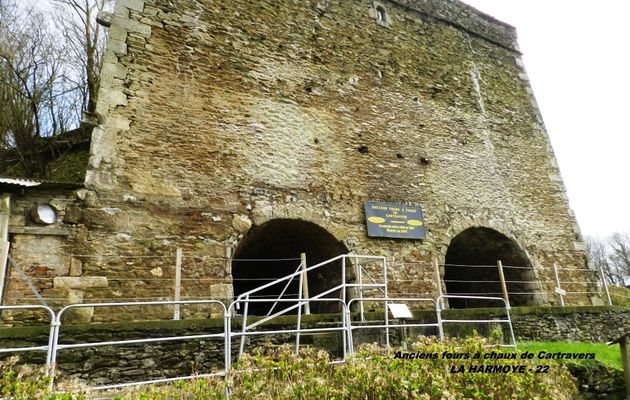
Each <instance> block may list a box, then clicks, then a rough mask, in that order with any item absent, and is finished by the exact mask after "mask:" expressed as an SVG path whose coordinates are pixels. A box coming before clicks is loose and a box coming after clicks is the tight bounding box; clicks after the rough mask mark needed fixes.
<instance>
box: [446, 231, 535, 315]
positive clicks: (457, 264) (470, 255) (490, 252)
mask: <svg viewBox="0 0 630 400" xmlns="http://www.w3.org/2000/svg"><path fill="white" fill-rule="evenodd" d="M498 260H501V262H502V264H503V265H504V267H505V268H504V275H505V280H506V282H507V289H508V293H509V297H510V304H511V305H512V306H529V305H536V304H538V302H539V293H537V292H538V290H537V288H539V287H540V286H539V285H538V284H537V282H536V275H535V273H534V269H533V265H532V263H531V261H530V260H529V257H528V256H527V254H526V253H525V251H523V249H521V247H520V246H519V245H518V244H517V243H516V241H515V240H513V239H510V238H509V237H507V236H506V235H504V234H502V233H500V232H499V231H496V230H494V229H491V228H486V227H472V228H468V229H465V230H463V231H462V232H460V233H459V234H458V235H457V236H455V237H454V238H453V239H452V240H451V242H450V244H449V246H448V249H447V252H446V257H445V262H444V264H445V267H444V283H445V286H446V292H447V294H453V295H457V294H465V295H470V296H475V295H477V296H483V295H489V296H499V297H501V296H502V295H501V284H500V282H499V280H500V279H499V271H498V268H497V267H496V265H497V261H498ZM449 304H450V306H451V307H452V308H472V307H496V306H498V303H497V302H496V301H484V300H474V299H449Z"/></svg>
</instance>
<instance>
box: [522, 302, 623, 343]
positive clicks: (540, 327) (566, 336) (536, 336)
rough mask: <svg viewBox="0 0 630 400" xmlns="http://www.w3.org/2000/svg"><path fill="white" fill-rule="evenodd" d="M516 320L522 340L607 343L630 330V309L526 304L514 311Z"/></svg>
mask: <svg viewBox="0 0 630 400" xmlns="http://www.w3.org/2000/svg"><path fill="white" fill-rule="evenodd" d="M512 321H513V326H514V331H515V332H516V336H517V339H520V340H541V341H558V340H574V341H582V342H607V341H610V340H612V339H616V338H618V337H619V336H621V335H623V334H624V333H627V332H630V309H628V308H625V307H618V306H593V307H522V308H515V309H514V310H513V311H512Z"/></svg>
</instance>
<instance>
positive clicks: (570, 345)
mask: <svg viewBox="0 0 630 400" xmlns="http://www.w3.org/2000/svg"><path fill="white" fill-rule="evenodd" d="M517 345H518V351H519V352H523V351H530V352H532V353H536V354H538V352H540V351H546V352H548V353H555V352H558V351H559V352H562V353H595V359H596V360H598V361H600V362H601V363H603V364H604V365H606V366H609V367H613V368H617V369H623V365H622V364H621V353H620V352H619V345H616V344H615V345H612V346H608V345H606V344H604V343H584V342H519V343H517ZM572 361H573V360H572ZM576 362H579V363H584V364H589V363H592V361H591V360H576Z"/></svg>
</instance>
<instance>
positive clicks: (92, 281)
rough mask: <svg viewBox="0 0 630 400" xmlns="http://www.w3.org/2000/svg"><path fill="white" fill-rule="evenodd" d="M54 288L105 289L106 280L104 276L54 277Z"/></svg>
mask: <svg viewBox="0 0 630 400" xmlns="http://www.w3.org/2000/svg"><path fill="white" fill-rule="evenodd" d="M53 284H54V286H55V288H68V289H88V288H104V287H107V278H106V277H104V276H83V277H65V276H61V277H56V278H55V279H54V281H53Z"/></svg>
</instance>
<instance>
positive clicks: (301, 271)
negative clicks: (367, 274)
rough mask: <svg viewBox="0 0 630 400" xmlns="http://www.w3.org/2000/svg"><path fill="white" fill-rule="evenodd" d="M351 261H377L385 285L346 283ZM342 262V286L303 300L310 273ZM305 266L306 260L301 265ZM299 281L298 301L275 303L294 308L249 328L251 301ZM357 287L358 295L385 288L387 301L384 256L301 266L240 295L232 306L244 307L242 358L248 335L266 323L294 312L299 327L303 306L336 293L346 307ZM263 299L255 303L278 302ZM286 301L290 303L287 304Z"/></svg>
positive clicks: (330, 260) (348, 257)
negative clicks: (279, 287) (367, 289)
mask: <svg viewBox="0 0 630 400" xmlns="http://www.w3.org/2000/svg"><path fill="white" fill-rule="evenodd" d="M348 259H350V260H351V261H352V260H355V261H356V260H377V261H379V262H381V263H382V271H383V283H382V284H362V283H359V284H351V283H347V279H346V266H347V262H346V260H348ZM340 260H341V282H340V284H339V285H337V286H334V287H332V288H329V289H327V290H325V291H323V292H321V293H319V294H317V295H315V296H312V297H310V298H309V299H303V298H302V295H303V283H304V279H305V278H306V276H307V274H308V273H309V272H310V271H314V270H316V269H319V268H322V267H325V266H327V265H329V264H332V263H334V262H337V261H340ZM302 262H304V260H303V261H302ZM296 277H297V278H298V279H299V288H298V298H297V299H280V297H279V298H278V299H276V300H282V302H292V303H294V304H293V305H289V306H288V307H286V308H284V309H282V310H279V311H277V312H276V313H274V314H271V315H269V313H268V314H267V315H266V316H265V317H264V318H262V319H261V320H258V321H256V322H254V323H253V324H248V316H249V303H250V302H253V301H254V299H252V297H253V296H254V295H255V294H256V293H259V292H261V291H263V290H265V289H267V288H270V287H272V286H275V285H277V284H279V283H282V282H285V281H286V282H287V286H288V285H289V284H290V282H292V281H293V279H294V278H296ZM354 287H358V288H359V292H362V289H364V288H383V290H384V292H385V297H387V260H386V259H385V257H383V256H363V255H353V254H342V255H339V256H336V257H333V258H331V259H329V260H326V261H323V262H321V263H318V264H315V265H312V266H310V267H307V268H304V265H302V264H301V265H300V266H299V267H298V269H297V270H296V271H295V272H294V273H292V274H289V275H286V276H284V277H282V278H278V279H276V280H275V281H273V282H269V283H267V284H265V285H262V286H259V287H257V288H255V289H252V290H249V291H247V292H245V293H241V294H240V295H238V296H237V298H236V300H235V301H234V302H233V304H235V308H236V309H238V308H240V303H245V304H244V307H243V322H242V327H241V335H240V336H241V343H240V346H239V358H240V356H241V355H242V354H243V351H244V347H245V336H246V335H245V332H247V331H248V330H250V329H253V328H255V327H256V326H259V325H261V324H264V323H266V322H267V321H270V320H272V319H274V318H276V317H278V316H280V315H285V314H287V313H288V312H291V311H293V310H297V315H298V324H299V323H300V320H301V317H302V309H303V306H304V305H305V304H310V301H316V300H321V299H324V298H326V296H328V295H330V294H332V293H335V292H340V297H341V299H340V300H341V301H342V304H345V303H346V292H347V289H349V288H354ZM258 300H260V299H256V302H267V303H269V302H271V301H276V300H269V299H265V300H264V301H258ZM285 300H287V301H285ZM304 300H306V302H304ZM230 309H232V306H230ZM299 338H300V334H299V333H298V335H297V341H298V345H299ZM344 341H345V336H344ZM345 347H346V344H345V343H344V348H345Z"/></svg>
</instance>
